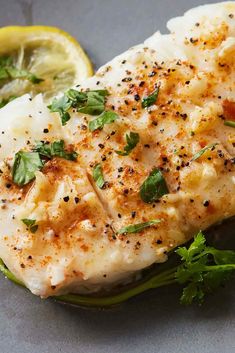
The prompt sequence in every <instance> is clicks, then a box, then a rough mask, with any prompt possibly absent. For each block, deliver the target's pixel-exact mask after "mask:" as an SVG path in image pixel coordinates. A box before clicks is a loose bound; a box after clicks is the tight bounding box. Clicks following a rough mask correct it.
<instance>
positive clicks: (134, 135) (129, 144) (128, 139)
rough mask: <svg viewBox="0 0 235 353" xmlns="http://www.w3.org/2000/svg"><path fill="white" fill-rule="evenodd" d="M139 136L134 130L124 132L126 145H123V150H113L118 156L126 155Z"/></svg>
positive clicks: (138, 139) (136, 142) (133, 146)
mask: <svg viewBox="0 0 235 353" xmlns="http://www.w3.org/2000/svg"><path fill="white" fill-rule="evenodd" d="M139 141H140V136H139V134H138V133H136V132H130V134H129V135H128V134H126V142H127V144H126V146H125V147H124V151H125V152H124V151H115V152H116V153H117V154H119V155H120V156H127V155H128V154H129V153H130V152H131V151H132V150H133V149H134V148H135V146H136V145H137V144H138V143H139Z"/></svg>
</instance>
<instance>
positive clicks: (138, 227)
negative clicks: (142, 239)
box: [117, 219, 161, 234]
mask: <svg viewBox="0 0 235 353" xmlns="http://www.w3.org/2000/svg"><path fill="white" fill-rule="evenodd" d="M160 222H161V220H160V219H153V220H152V221H148V222H144V223H137V224H131V225H129V226H126V227H123V228H121V229H119V230H118V232H117V233H118V234H125V233H138V232H141V231H142V230H143V229H145V228H149V227H151V226H154V225H155V224H158V223H160Z"/></svg>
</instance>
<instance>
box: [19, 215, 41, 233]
mask: <svg viewBox="0 0 235 353" xmlns="http://www.w3.org/2000/svg"><path fill="white" fill-rule="evenodd" d="M21 221H22V222H23V223H24V224H25V225H26V226H27V227H28V229H29V231H30V232H31V233H36V231H37V230H38V225H37V224H36V219H29V218H23V219H22V220H21Z"/></svg>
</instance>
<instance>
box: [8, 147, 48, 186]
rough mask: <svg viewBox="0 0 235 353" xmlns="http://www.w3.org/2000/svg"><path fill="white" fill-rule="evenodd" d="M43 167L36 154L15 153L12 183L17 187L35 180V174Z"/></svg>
mask: <svg viewBox="0 0 235 353" xmlns="http://www.w3.org/2000/svg"><path fill="white" fill-rule="evenodd" d="M43 165H44V163H43V161H42V160H41V158H40V155H39V153H38V152H24V151H19V152H17V153H16V155H15V158H14V163H13V168H12V179H13V181H14V183H15V184H17V185H19V186H23V185H26V184H28V183H29V182H30V181H32V180H33V179H34V178H35V172H36V171H37V170H40V169H42V167H43Z"/></svg>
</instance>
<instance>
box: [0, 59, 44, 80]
mask: <svg viewBox="0 0 235 353" xmlns="http://www.w3.org/2000/svg"><path fill="white" fill-rule="evenodd" d="M5 79H26V80H28V81H30V82H32V83H34V84H38V83H40V82H42V81H44V80H43V79H42V78H39V77H37V76H36V75H35V74H33V73H32V72H30V71H28V70H23V69H19V68H17V67H16V66H15V65H14V64H13V59H12V58H11V57H1V58H0V80H5Z"/></svg>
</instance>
